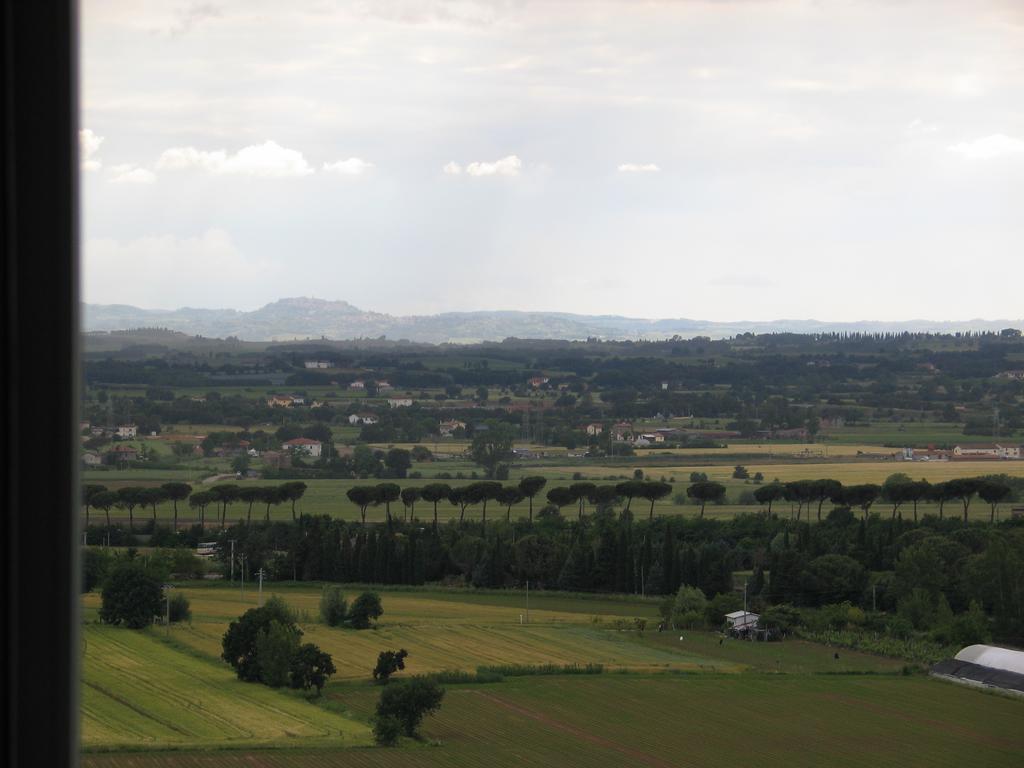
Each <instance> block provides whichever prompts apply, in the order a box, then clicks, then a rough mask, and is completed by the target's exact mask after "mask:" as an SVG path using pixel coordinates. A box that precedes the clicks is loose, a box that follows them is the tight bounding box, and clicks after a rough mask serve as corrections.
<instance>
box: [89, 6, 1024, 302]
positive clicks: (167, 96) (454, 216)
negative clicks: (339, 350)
mask: <svg viewBox="0 0 1024 768" xmlns="http://www.w3.org/2000/svg"><path fill="white" fill-rule="evenodd" d="M81 30H82V41H81V51H82V87H81V110H82V114H81V128H82V134H81V138H82V200H83V215H82V222H83V233H82V251H83V299H84V300H85V301H87V302H90V303H102V304H109V303H125V304H129V305H132V306H138V307H154V308H157V307H158V308H175V307H183V306H189V307H194V308H224V307H234V308H238V309H240V310H252V309H255V308H258V307H261V306H263V305H265V304H267V303H269V302H271V301H274V300H275V299H277V298H279V297H281V296H304V295H329V296H341V297H344V300H347V301H349V302H350V303H352V304H353V305H354V306H357V307H360V308H362V309H368V310H373V311H378V312H385V313H388V314H392V315H401V316H408V315H418V314H435V313H441V312H459V311H499V310H516V311H525V312H537V311H547V312H552V311H554V312H565V313H573V314H590V315H601V314H615V315H622V316H627V317H634V318H678V317H687V318H699V319H702V320H708V321H717V322H723V321H728V322H735V321H736V318H745V319H746V321H748V322H765V321H772V320H777V319H780V318H818V319H820V318H825V319H826V320H828V321H830V322H857V321H882V322H906V321H909V320H918V319H922V318H936V319H938V320H942V319H946V318H950V317H953V318H957V319H960V318H994V319H999V318H1014V317H1015V316H1017V315H1020V314H1021V312H1020V310H1018V309H1017V307H1019V306H1020V304H1021V302H1020V299H1019V295H1018V294H1019V291H1018V288H1017V286H1018V285H1019V284H1020V282H1021V280H1022V278H1024V263H1022V259H1021V257H1020V243H1021V242H1024V216H1021V215H1020V214H1019V211H1018V210H1017V209H1018V207H1019V206H1018V205H1014V202H1015V201H1016V200H1019V199H1021V198H1022V193H1024V7H1022V6H1021V5H1020V4H1019V3H1014V2H1009V0H984V1H979V2H977V3H971V4H964V3H957V2H952V1H949V2H944V1H942V0H939V1H938V2H935V1H930V2H924V1H923V0H907V2H902V3H900V4H898V5H893V4H884V3H877V2H874V1H873V0H851V1H850V2H843V3H824V4H823V3H818V2H812V1H811V0H764V1H759V0H749V1H746V2H738V1H737V2H705V1H703V0H681V1H680V2H649V3H642V4H640V3H630V2H624V1H615V0H607V1H606V2H586V3H584V2H575V1H574V0H565V2H559V3H536V2H473V1H472V0H464V1H460V2H444V1H442V0H435V1H433V2H404V1H402V0H380V2H374V3H364V2H337V3H325V2H320V1H319V0H316V1H311V2H307V3H297V4H289V5H288V6H287V7H282V6H280V5H278V4H271V3H267V2H261V1H254V2H247V3H240V2H235V1H232V2H226V1H225V2H208V3H191V4H189V3H183V4H165V3H159V2H148V3H125V2H122V1H120V0H109V1H104V2H96V1H87V2H85V3H83V5H82V9H81Z"/></svg>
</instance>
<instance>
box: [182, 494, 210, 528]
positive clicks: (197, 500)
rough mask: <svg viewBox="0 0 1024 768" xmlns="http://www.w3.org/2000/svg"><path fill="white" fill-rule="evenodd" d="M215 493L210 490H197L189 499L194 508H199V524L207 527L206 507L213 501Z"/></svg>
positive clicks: (190, 505) (189, 503)
mask: <svg viewBox="0 0 1024 768" xmlns="http://www.w3.org/2000/svg"><path fill="white" fill-rule="evenodd" d="M213 500H214V499H213V494H212V493H210V492H209V491H196V492H195V493H193V494H192V495H191V496H189V499H188V505H189V507H191V508H192V509H198V510H199V525H200V526H202V528H203V529H204V530H205V528H206V508H207V507H208V506H210V504H212V503H213Z"/></svg>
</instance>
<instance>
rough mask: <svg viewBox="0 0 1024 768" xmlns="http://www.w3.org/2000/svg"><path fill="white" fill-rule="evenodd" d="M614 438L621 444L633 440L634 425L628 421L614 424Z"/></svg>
mask: <svg viewBox="0 0 1024 768" xmlns="http://www.w3.org/2000/svg"><path fill="white" fill-rule="evenodd" d="M612 438H613V439H614V440H617V441H619V442H622V441H624V440H631V439H632V438H633V425H632V424H630V423H629V422H628V421H619V422H616V423H615V424H612Z"/></svg>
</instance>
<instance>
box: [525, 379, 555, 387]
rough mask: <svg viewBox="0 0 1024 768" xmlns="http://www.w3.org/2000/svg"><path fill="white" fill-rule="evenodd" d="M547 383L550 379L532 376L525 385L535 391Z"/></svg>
mask: <svg viewBox="0 0 1024 768" xmlns="http://www.w3.org/2000/svg"><path fill="white" fill-rule="evenodd" d="M549 381H551V379H549V378H548V377H547V376H534V377H533V378H531V379H530V380H529V381H528V382H527V383H528V384H529V385H530V386H531V387H533V388H534V389H537V388H538V387H543V386H544V385H545V384H547V383H548V382H549Z"/></svg>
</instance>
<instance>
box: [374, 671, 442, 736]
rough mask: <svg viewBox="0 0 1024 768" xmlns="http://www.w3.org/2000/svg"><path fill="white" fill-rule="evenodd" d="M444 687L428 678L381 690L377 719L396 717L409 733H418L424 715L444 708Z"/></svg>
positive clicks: (406, 681)
mask: <svg viewBox="0 0 1024 768" xmlns="http://www.w3.org/2000/svg"><path fill="white" fill-rule="evenodd" d="M442 699H444V688H442V687H441V686H439V685H438V684H437V683H435V682H434V681H433V680H430V679H428V678H425V677H413V678H411V679H409V680H403V681H402V682H400V683H397V684H395V685H389V686H387V687H386V688H385V689H384V690H382V691H381V693H380V700H379V701H378V702H377V719H378V721H379V720H381V719H383V718H394V719H395V720H397V721H398V722H399V723H401V725H402V730H403V731H404V733H405V735H406V736H415V735H416V731H417V729H418V728H419V726H420V723H421V722H423V718H424V717H426V716H427V715H431V714H433V713H434V712H436V711H437V710H438V709H440V708H441V700H442Z"/></svg>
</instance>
